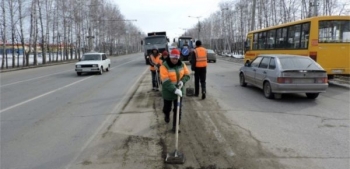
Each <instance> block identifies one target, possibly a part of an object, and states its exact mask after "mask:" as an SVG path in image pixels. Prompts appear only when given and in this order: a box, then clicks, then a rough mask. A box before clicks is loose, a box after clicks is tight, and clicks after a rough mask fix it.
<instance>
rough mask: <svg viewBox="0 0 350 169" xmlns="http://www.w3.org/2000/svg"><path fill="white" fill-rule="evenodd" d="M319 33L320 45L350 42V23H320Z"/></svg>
mask: <svg viewBox="0 0 350 169" xmlns="http://www.w3.org/2000/svg"><path fill="white" fill-rule="evenodd" d="M318 33H319V36H318V37H319V38H318V40H319V42H320V43H327V42H328V43H329V42H330V43H342V42H350V21H320V22H319V31H318Z"/></svg>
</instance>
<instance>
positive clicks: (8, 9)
mask: <svg viewBox="0 0 350 169" xmlns="http://www.w3.org/2000/svg"><path fill="white" fill-rule="evenodd" d="M0 9H1V16H2V17H1V18H0V23H2V24H1V25H0V36H1V40H0V41H2V47H0V49H1V48H2V49H3V50H2V53H1V54H0V55H2V60H1V61H2V62H1V69H4V68H8V67H20V66H29V64H30V62H29V59H30V57H33V64H34V65H37V64H38V57H42V64H46V63H48V62H57V61H65V60H72V59H78V58H79V57H80V56H81V54H82V53H84V52H87V51H88V50H95V51H100V52H106V53H109V54H113V55H114V54H121V53H125V52H128V53H130V52H136V51H137V50H139V48H140V44H139V42H140V38H141V36H142V35H141V34H140V33H139V32H140V30H139V28H137V27H136V26H134V25H133V24H132V23H130V22H129V20H125V18H124V16H123V15H122V14H121V13H120V10H119V9H118V6H117V5H116V4H113V3H110V1H108V0H1V4H0ZM89 30H90V32H91V34H90V37H94V38H93V46H91V47H90V48H89V46H88V38H87V37H88V36H89ZM6 43H7V45H8V46H11V47H12V50H11V51H12V65H8V60H7V59H8V58H7V52H6V50H4V49H5V48H6ZM16 45H17V46H16ZM15 47H16V48H19V49H21V50H22V51H24V54H23V59H22V63H19V61H20V57H21V56H20V55H21V54H20V52H17V51H18V50H17V49H15ZM25 48H27V50H25ZM16 57H17V59H16ZM16 60H17V62H15V61H16Z"/></svg>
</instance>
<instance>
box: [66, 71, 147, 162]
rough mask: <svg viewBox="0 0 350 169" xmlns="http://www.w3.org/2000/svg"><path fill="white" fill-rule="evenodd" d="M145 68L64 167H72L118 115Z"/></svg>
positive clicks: (135, 87)
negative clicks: (108, 123)
mask: <svg viewBox="0 0 350 169" xmlns="http://www.w3.org/2000/svg"><path fill="white" fill-rule="evenodd" d="M147 70H148V68H147V69H146V70H144V71H143V73H142V74H141V76H140V77H139V78H138V79H137V80H136V81H135V83H134V84H132V86H131V87H130V88H129V90H128V91H127V92H126V93H125V94H124V97H123V98H122V99H121V101H119V102H118V103H117V104H116V105H115V107H114V108H113V109H112V110H111V111H110V112H109V113H108V114H111V115H109V116H108V117H107V118H106V119H105V120H104V121H103V122H102V124H101V125H100V126H99V127H98V129H97V130H96V132H95V133H94V134H93V135H91V137H90V138H89V139H88V140H87V141H86V142H85V144H84V146H83V147H82V148H81V149H80V151H79V152H78V153H77V154H76V156H75V157H74V158H73V159H72V161H71V162H70V163H68V165H67V166H66V167H65V168H66V169H69V168H71V167H72V165H74V162H76V161H77V160H78V158H79V157H80V156H81V155H82V154H83V152H84V151H85V149H86V148H87V147H88V146H89V145H90V144H91V142H92V141H93V140H94V138H96V137H97V134H98V133H100V132H101V130H102V129H103V128H104V127H105V126H106V124H107V122H108V121H110V120H111V118H112V117H115V116H113V115H118V114H119V113H118V112H120V111H121V109H122V108H123V106H124V104H126V102H127V101H128V99H129V98H130V97H131V95H132V93H133V92H134V90H137V87H138V86H137V85H138V84H140V82H141V80H142V78H143V77H144V75H145V74H146V73H147Z"/></svg>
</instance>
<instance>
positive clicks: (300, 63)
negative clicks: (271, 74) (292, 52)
mask: <svg viewBox="0 0 350 169" xmlns="http://www.w3.org/2000/svg"><path fill="white" fill-rule="evenodd" d="M279 60H280V62H281V67H282V69H314V70H315V69H316V70H322V69H321V68H320V67H319V65H318V64H317V63H316V62H315V61H313V60H312V59H309V58H307V57H303V56H300V57H285V58H280V59H279Z"/></svg>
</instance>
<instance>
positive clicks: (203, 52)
mask: <svg viewBox="0 0 350 169" xmlns="http://www.w3.org/2000/svg"><path fill="white" fill-rule="evenodd" d="M190 63H191V70H192V71H194V77H195V78H194V95H195V96H196V97H198V95H199V82H200V83H201V88H202V99H205V97H206V92H207V91H206V84H205V83H206V82H205V80H206V76H207V65H208V55H207V49H205V48H204V47H202V42H201V41H200V40H197V41H196V48H195V49H194V50H193V52H192V56H191V59H190Z"/></svg>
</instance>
